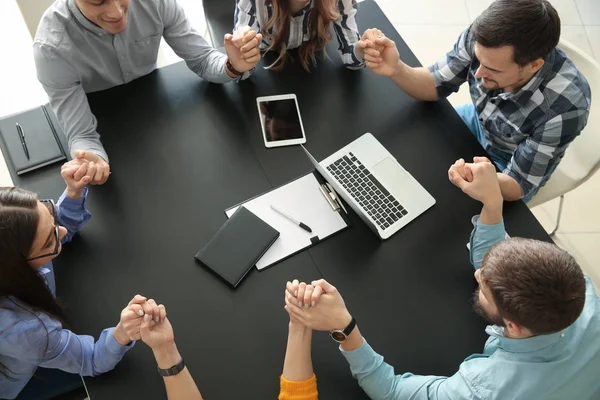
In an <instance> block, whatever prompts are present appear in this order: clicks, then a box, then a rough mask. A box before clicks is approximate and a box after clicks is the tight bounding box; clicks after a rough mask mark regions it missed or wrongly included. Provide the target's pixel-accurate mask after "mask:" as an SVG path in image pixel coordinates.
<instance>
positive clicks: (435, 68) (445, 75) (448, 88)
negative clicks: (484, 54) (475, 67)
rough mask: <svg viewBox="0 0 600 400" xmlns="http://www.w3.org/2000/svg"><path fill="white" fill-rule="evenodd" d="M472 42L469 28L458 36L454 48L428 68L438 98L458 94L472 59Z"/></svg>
mask: <svg viewBox="0 0 600 400" xmlns="http://www.w3.org/2000/svg"><path fill="white" fill-rule="evenodd" d="M473 48H474V41H473V38H472V34H471V28H470V27H469V28H468V29H467V30H465V31H464V32H463V33H461V34H460V36H459V37H458V40H457V41H456V43H455V44H454V48H453V49H452V50H451V51H449V52H448V53H446V55H445V56H444V58H442V59H441V60H440V61H438V62H436V63H435V64H433V65H431V66H430V67H429V72H431V74H432V75H433V80H434V81H435V87H436V89H437V93H438V96H439V97H440V98H444V97H448V96H449V95H450V94H452V93H454V92H458V89H459V88H460V86H461V85H462V84H463V83H465V82H466V81H467V75H468V72H469V68H470V66H471V62H472V61H473V57H474V50H473Z"/></svg>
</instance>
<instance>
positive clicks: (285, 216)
mask: <svg viewBox="0 0 600 400" xmlns="http://www.w3.org/2000/svg"><path fill="white" fill-rule="evenodd" d="M271 209H272V210H273V211H275V212H276V213H277V214H279V215H281V216H282V217H284V218H287V219H289V220H290V221H292V222H293V223H294V224H296V225H298V226H299V227H300V228H302V229H304V230H305V231H306V232H310V233H312V229H310V226H308V225H306V224H305V223H304V222H300V221H298V220H297V219H295V218H294V217H292V216H291V215H289V214H286V213H285V212H283V211H282V210H280V209H279V208H277V207H275V206H274V205H273V204H271Z"/></svg>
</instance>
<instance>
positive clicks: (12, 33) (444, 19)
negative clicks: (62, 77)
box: [0, 0, 600, 287]
mask: <svg viewBox="0 0 600 400" xmlns="http://www.w3.org/2000/svg"><path fill="white" fill-rule="evenodd" d="M377 1H378V3H379V4H380V6H381V8H382V9H383V10H384V12H385V13H386V15H387V16H388V18H389V19H390V21H391V22H392V23H393V25H394V27H395V28H396V29H397V30H398V32H399V33H400V35H401V36H402V37H403V38H404V40H406V42H407V43H408V45H409V46H410V48H411V49H412V50H413V51H414V53H415V54H416V56H417V57H418V58H419V60H420V61H421V63H422V64H424V65H429V64H431V63H433V62H435V61H437V60H438V59H439V58H440V57H442V56H443V54H444V53H445V52H446V51H448V50H449V49H450V48H451V47H452V45H453V44H454V42H455V40H456V38H457V37H458V35H459V34H460V32H461V31H462V30H464V29H465V28H466V26H467V25H468V24H469V23H470V22H472V21H473V20H474V18H476V17H477V16H478V15H479V14H480V13H481V12H482V11H483V10H484V9H485V8H486V7H487V6H488V5H489V4H490V3H491V1H492V0H418V1H409V0H377ZM550 1H551V3H552V4H554V6H555V7H556V8H557V9H558V12H559V14H560V16H561V20H562V23H563V27H562V32H563V37H564V38H566V39H567V40H568V41H569V42H571V43H573V44H574V45H576V46H577V47H579V48H580V49H582V50H583V51H585V52H587V53H588V54H590V55H592V56H593V57H595V58H596V59H597V60H600V1H599V0H550ZM179 2H180V3H181V4H182V5H183V7H184V8H185V10H186V13H187V15H188V16H189V17H190V19H191V20H192V22H193V24H194V26H195V27H196V29H197V30H198V31H200V32H201V33H205V31H206V22H205V21H204V16H203V12H202V5H201V2H200V1H197V0H179ZM0 15H3V16H8V17H5V18H3V24H0V54H2V55H3V56H4V55H9V57H10V59H11V60H12V61H13V62H11V63H7V62H0V93H2V96H0V117H1V116H4V115H8V114H11V113H14V112H17V111H19V110H24V109H26V108H31V107H34V106H36V105H39V104H41V103H43V102H45V101H46V99H45V96H44V93H43V90H42V89H41V87H40V86H39V84H38V83H37V80H36V78H35V69H34V67H33V58H32V56H31V37H30V36H29V34H28V32H27V29H26V28H25V24H24V22H23V21H22V19H20V14H19V11H18V8H17V6H16V4H15V2H14V0H2V1H0ZM11 16H12V17H11ZM3 58H4V57H3ZM178 60H179V59H178V57H177V56H176V55H175V54H174V53H173V52H172V51H171V50H170V49H169V48H168V46H166V45H164V46H163V48H162V49H161V54H160V55H159V65H167V64H170V63H173V62H176V61H178ZM7 93H10V96H8V95H6V94H7ZM450 101H451V102H452V103H453V104H455V105H457V104H463V103H465V102H468V101H470V99H469V96H468V92H467V90H466V87H463V88H462V89H461V90H460V91H459V92H458V93H457V94H454V95H452V96H451V97H450ZM599 107H600V106H599ZM596 112H600V111H596ZM10 184H11V181H10V176H9V175H8V173H7V171H6V167H5V164H4V162H3V160H2V158H1V155H0V186H3V185H10ZM565 199H566V200H565V207H564V212H563V219H562V223H561V227H560V229H559V231H558V233H557V234H556V237H555V241H556V243H557V244H558V245H559V246H561V247H563V248H565V249H567V250H568V251H570V252H571V253H572V254H573V255H574V256H575V257H576V258H577V259H578V261H579V262H580V263H581V264H582V266H583V268H584V269H585V270H586V272H587V273H588V274H590V275H591V276H592V277H593V278H594V280H595V282H596V285H597V287H600V262H598V260H600V245H599V244H600V212H599V211H598V207H597V204H599V203H600V174H596V176H594V177H593V178H592V179H591V180H590V181H588V182H587V183H585V184H584V185H582V186H581V187H580V188H578V189H576V190H574V191H573V192H571V193H569V194H567V196H566V197H565ZM557 209H558V200H555V201H551V202H549V203H546V204H543V205H541V206H538V207H536V208H534V209H533V210H532V211H533V213H534V214H535V215H536V217H537V218H538V219H539V220H540V222H541V223H542V225H544V227H545V228H546V229H547V230H551V229H552V227H553V225H554V221H555V218H556V214H557Z"/></svg>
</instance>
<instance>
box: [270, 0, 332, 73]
mask: <svg viewBox="0 0 600 400" xmlns="http://www.w3.org/2000/svg"><path fill="white" fill-rule="evenodd" d="M268 1H270V3H271V5H272V9H273V16H272V17H271V19H269V21H268V22H267V24H266V25H265V27H264V29H263V32H264V34H265V38H266V39H267V40H268V41H270V42H271V45H270V46H269V47H268V49H267V50H268V51H270V50H274V51H276V52H278V53H279V56H278V57H277V60H275V62H274V63H273V67H272V68H271V69H273V70H274V71H280V70H281V69H282V68H283V67H284V66H285V63H286V61H287V57H288V55H287V41H288V38H289V35H290V19H291V18H292V13H291V10H290V4H289V0H268ZM308 18H310V19H309V21H308V41H306V42H303V43H302V45H301V46H300V49H299V53H300V63H301V64H302V67H303V68H304V69H305V70H307V71H308V70H309V69H310V67H309V62H310V63H311V64H312V65H313V66H314V65H315V64H316V58H315V54H316V52H317V51H321V50H324V49H325V45H326V44H327V42H328V41H330V40H331V38H332V37H331V32H330V29H329V28H330V26H331V23H332V22H333V21H336V20H338V19H339V18H340V13H339V12H338V10H337V8H336V0H315V2H314V5H313V8H312V10H311V11H310V15H309V16H308ZM271 31H275V33H270V32H271Z"/></svg>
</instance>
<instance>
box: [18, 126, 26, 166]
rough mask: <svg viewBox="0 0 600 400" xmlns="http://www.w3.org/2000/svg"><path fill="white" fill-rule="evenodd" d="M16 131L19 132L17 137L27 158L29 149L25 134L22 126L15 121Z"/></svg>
mask: <svg viewBox="0 0 600 400" xmlns="http://www.w3.org/2000/svg"><path fill="white" fill-rule="evenodd" d="M17 133H18V134H19V139H21V146H23V151H24V152H25V156H27V159H28V160H29V150H28V149H27V143H25V134H24V133H23V128H21V125H19V123H18V122H17Z"/></svg>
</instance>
